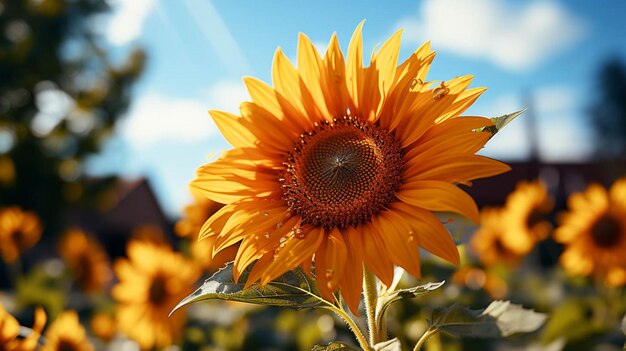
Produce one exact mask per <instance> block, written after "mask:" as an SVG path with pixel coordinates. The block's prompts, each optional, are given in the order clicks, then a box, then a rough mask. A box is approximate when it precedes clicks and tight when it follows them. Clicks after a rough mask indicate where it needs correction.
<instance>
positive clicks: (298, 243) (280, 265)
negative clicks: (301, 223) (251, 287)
mask: <svg viewBox="0 0 626 351" xmlns="http://www.w3.org/2000/svg"><path fill="white" fill-rule="evenodd" d="M301 229H302V230H303V231H306V230H307V229H306V228H301ZM302 234H304V235H293V236H289V237H288V238H287V240H285V242H283V243H282V244H281V247H280V248H279V249H278V253H277V254H275V255H274V256H273V261H272V262H271V263H270V264H269V265H268V266H267V268H266V269H265V271H264V272H263V274H262V275H261V285H264V284H267V283H268V282H270V281H272V280H273V279H276V278H277V277H279V276H280V275H281V274H283V273H285V272H287V271H288V270H290V269H293V268H295V267H296V266H297V265H299V264H300V263H302V262H304V260H306V259H308V258H309V257H311V256H312V255H313V253H314V252H315V251H317V248H318V247H319V246H320V244H321V242H322V239H324V229H321V228H313V229H311V230H309V231H308V232H303V233H302ZM264 257H265V256H264Z"/></svg>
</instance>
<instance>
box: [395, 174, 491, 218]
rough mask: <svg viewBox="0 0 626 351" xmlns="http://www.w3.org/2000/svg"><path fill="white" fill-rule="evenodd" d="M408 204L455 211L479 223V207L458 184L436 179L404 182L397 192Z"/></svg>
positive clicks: (432, 209)
mask: <svg viewBox="0 0 626 351" xmlns="http://www.w3.org/2000/svg"><path fill="white" fill-rule="evenodd" d="M396 196H397V197H398V199H400V200H401V201H403V202H406V203H407V204H410V205H413V206H417V207H421V208H424V209H427V210H430V211H440V212H454V213H458V214H461V215H463V216H465V217H466V218H468V219H470V220H472V221H473V222H474V223H476V224H478V223H479V215H478V207H476V203H475V202H474V199H472V197H471V196H469V195H468V194H467V193H466V192H464V191H463V190H461V189H459V187H457V186H456V185H452V184H450V183H446V182H441V181H436V180H420V181H414V182H411V183H407V184H404V185H402V186H401V187H400V190H399V191H398V192H397V193H396Z"/></svg>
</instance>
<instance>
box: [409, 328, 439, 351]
mask: <svg viewBox="0 0 626 351" xmlns="http://www.w3.org/2000/svg"><path fill="white" fill-rule="evenodd" d="M437 332H438V330H437V328H428V330H427V331H426V333H424V335H422V337H421V338H420V339H419V340H418V341H417V344H415V347H414V348H413V351H419V350H421V349H422V346H424V344H425V343H426V341H428V339H430V337H431V336H433V335H435V334H437Z"/></svg>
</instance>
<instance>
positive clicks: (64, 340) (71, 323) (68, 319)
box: [42, 311, 94, 351]
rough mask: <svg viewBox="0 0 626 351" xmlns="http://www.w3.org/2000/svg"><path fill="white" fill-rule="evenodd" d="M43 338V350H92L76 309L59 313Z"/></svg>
mask: <svg viewBox="0 0 626 351" xmlns="http://www.w3.org/2000/svg"><path fill="white" fill-rule="evenodd" d="M45 339H46V341H45V344H44V346H43V349H42V350H43V351H92V350H94V347H93V345H92V344H91V342H89V339H87V333H86V332H85V328H84V327H83V326H82V325H81V324H80V321H79V320H78V314H77V313H76V311H65V312H63V313H62V314H61V315H59V316H58V317H57V318H56V319H55V320H54V322H52V324H50V326H49V327H48V330H47V331H46V337H45Z"/></svg>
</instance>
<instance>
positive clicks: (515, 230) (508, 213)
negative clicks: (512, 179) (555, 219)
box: [501, 180, 554, 255]
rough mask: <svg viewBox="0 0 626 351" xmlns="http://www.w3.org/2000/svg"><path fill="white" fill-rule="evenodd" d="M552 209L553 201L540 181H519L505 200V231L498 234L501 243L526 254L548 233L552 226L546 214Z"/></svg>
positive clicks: (521, 253)
mask: <svg viewBox="0 0 626 351" xmlns="http://www.w3.org/2000/svg"><path fill="white" fill-rule="evenodd" d="M553 208H554V200H552V198H551V197H550V195H549V194H548V190H547V189H546V186H545V185H544V184H543V183H542V182H541V181H538V180H537V181H533V182H526V181H522V182H519V183H518V184H517V186H516V188H515V191H514V192H512V193H511V194H509V196H508V197H507V199H506V205H505V208H504V214H503V217H504V218H503V219H502V221H503V222H504V223H506V231H507V233H506V235H503V236H501V239H502V242H503V244H504V245H506V247H507V248H509V249H510V250H512V251H514V252H516V253H517V254H518V255H526V254H528V253H529V252H530V251H531V250H532V248H533V247H535V245H536V244H537V243H538V242H539V241H541V240H543V239H545V238H546V237H548V235H550V231H551V230H552V225H551V224H550V222H549V221H548V220H546V216H547V215H548V214H549V213H550V211H552V209H553Z"/></svg>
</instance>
